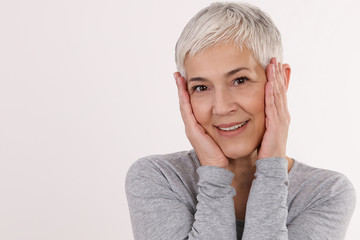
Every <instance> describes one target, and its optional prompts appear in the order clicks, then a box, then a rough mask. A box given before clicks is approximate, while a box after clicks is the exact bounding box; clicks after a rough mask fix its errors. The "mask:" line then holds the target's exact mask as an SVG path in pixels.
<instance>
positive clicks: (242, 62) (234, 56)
mask: <svg viewBox="0 0 360 240" xmlns="http://www.w3.org/2000/svg"><path fill="white" fill-rule="evenodd" d="M184 67H185V71H186V75H187V78H192V77H207V76H217V75H223V74H225V73H227V72H230V71H232V70H233V69H236V68H239V67H243V68H248V69H249V71H258V70H259V67H260V69H262V67H261V65H260V64H259V63H258V61H257V60H256V59H255V57H254V55H253V53H252V51H250V50H248V49H247V48H246V47H238V46H235V45H234V44H226V45H221V46H214V47H210V48H207V49H205V50H203V51H201V52H199V53H196V54H195V55H194V56H187V57H186V59H185V62H184Z"/></svg>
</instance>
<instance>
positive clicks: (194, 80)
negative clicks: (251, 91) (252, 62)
mask: <svg viewBox="0 0 360 240" xmlns="http://www.w3.org/2000/svg"><path fill="white" fill-rule="evenodd" d="M242 70H249V69H248V68H246V67H239V68H235V69H234V70H231V71H229V72H227V73H225V74H224V76H225V77H230V76H232V75H234V74H235V73H237V72H240V71H242ZM197 81H198V82H205V81H207V80H206V78H203V77H194V78H190V79H189V82H197Z"/></svg>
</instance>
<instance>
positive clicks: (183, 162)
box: [127, 150, 199, 177]
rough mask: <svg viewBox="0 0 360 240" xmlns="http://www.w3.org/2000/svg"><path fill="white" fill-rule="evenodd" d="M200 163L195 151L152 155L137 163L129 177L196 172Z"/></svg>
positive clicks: (134, 164) (133, 165) (130, 170)
mask: <svg viewBox="0 0 360 240" xmlns="http://www.w3.org/2000/svg"><path fill="white" fill-rule="evenodd" d="M198 167H199V163H198V160H197V157H196V154H195V152H194V151H193V150H191V151H182V152H175V153H170V154H162V155H151V156H147V157H143V158H140V159H138V160H137V161H135V162H134V163H133V164H132V165H131V167H130V168H129V170H128V173H127V177H131V176H132V175H139V174H140V175H141V174H145V175H146V174H151V173H152V172H157V173H161V172H169V171H181V170H184V171H185V170H196V168H198Z"/></svg>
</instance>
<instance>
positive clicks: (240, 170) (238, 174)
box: [228, 150, 293, 186]
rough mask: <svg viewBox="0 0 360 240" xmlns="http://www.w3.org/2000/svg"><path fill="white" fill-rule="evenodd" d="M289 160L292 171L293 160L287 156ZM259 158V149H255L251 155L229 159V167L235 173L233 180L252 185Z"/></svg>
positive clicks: (240, 183) (239, 183) (238, 183)
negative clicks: (256, 162)
mask: <svg viewBox="0 0 360 240" xmlns="http://www.w3.org/2000/svg"><path fill="white" fill-rule="evenodd" d="M285 158H286V160H287V161H288V172H289V171H290V169H291V167H292V165H293V160H292V159H291V158H289V157H287V156H286V157H285ZM256 160H257V151H256V150H255V151H254V152H252V153H251V154H250V155H249V156H246V157H243V158H239V159H229V165H228V169H229V170H230V171H231V172H233V173H234V175H235V177H234V180H233V182H235V183H236V184H237V185H240V186H241V185H244V186H249V185H250V186H251V182H252V180H253V179H254V174H255V171H256V166H255V161H256Z"/></svg>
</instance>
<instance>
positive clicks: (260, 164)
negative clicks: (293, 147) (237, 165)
mask: <svg viewBox="0 0 360 240" xmlns="http://www.w3.org/2000/svg"><path fill="white" fill-rule="evenodd" d="M255 166H256V173H255V176H256V177H259V176H262V175H264V176H266V177H277V178H288V161H287V160H286V159H285V158H282V157H271V158H264V159H259V160H257V161H256V162H255Z"/></svg>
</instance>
